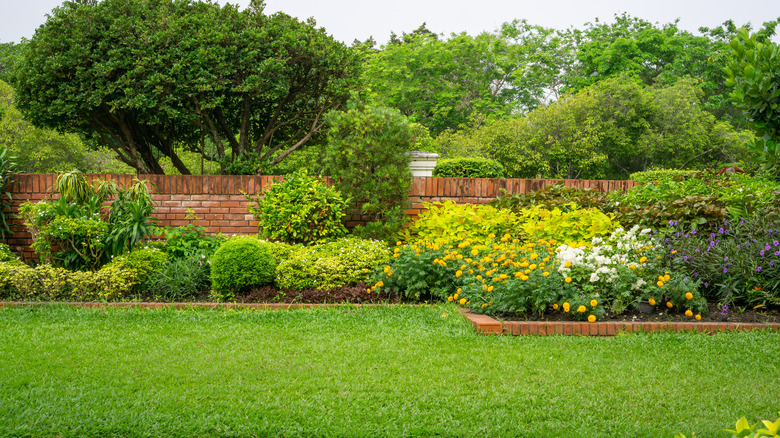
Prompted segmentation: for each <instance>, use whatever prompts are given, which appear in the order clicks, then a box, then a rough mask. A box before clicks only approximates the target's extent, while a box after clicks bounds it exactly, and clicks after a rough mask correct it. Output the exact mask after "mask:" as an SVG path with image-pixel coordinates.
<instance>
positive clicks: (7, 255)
mask: <svg viewBox="0 0 780 438" xmlns="http://www.w3.org/2000/svg"><path fill="white" fill-rule="evenodd" d="M12 260H19V257H18V256H17V255H16V254H14V253H13V252H12V251H11V248H10V247H9V246H8V245H7V244H5V243H0V262H10V261H12Z"/></svg>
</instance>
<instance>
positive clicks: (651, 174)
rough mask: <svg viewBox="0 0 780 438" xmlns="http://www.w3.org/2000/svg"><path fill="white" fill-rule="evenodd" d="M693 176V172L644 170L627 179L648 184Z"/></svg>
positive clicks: (694, 172)
mask: <svg viewBox="0 0 780 438" xmlns="http://www.w3.org/2000/svg"><path fill="white" fill-rule="evenodd" d="M694 174H696V171H695V170H678V169H654V170H645V171H644V172H634V173H632V174H631V175H629V176H628V179H629V180H631V181H639V182H649V181H658V180H661V179H669V178H674V177H679V178H680V179H682V178H685V177H690V176H692V175H694Z"/></svg>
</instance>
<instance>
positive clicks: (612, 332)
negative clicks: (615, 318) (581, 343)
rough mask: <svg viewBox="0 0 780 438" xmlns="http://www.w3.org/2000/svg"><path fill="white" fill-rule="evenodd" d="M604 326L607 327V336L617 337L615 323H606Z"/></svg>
mask: <svg viewBox="0 0 780 438" xmlns="http://www.w3.org/2000/svg"><path fill="white" fill-rule="evenodd" d="M603 324H604V325H606V326H607V333H606V334H607V336H615V323H612V322H605V323H603Z"/></svg>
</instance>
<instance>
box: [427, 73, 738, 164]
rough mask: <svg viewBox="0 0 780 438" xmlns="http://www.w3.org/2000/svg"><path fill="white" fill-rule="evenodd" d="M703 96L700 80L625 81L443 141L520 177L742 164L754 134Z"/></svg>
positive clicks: (601, 84)
mask: <svg viewBox="0 0 780 438" xmlns="http://www.w3.org/2000/svg"><path fill="white" fill-rule="evenodd" d="M701 94H702V92H701V90H700V88H699V87H698V86H697V84H696V81H694V80H692V79H685V80H679V81H678V82H677V83H675V84H674V85H670V86H663V85H658V86H653V87H648V86H646V85H644V84H642V83H641V81H639V80H638V79H636V78H634V79H632V78H631V77H628V76H619V77H615V78H610V79H604V80H602V81H599V82H597V83H595V84H594V85H591V86H589V87H586V88H584V89H582V90H581V91H579V92H577V93H573V94H568V95H564V96H563V97H561V98H560V99H559V100H557V101H555V102H553V103H551V104H550V105H548V106H545V107H540V108H537V109H536V110H534V111H532V112H530V113H529V114H528V115H527V116H526V117H520V118H511V119H506V120H501V121H498V122H495V123H493V124H489V125H485V126H482V127H480V128H478V129H476V130H474V131H471V132H465V131H464V132H461V133H457V134H454V136H452V137H449V138H448V137H447V136H443V137H440V138H439V139H438V141H439V142H440V143H443V142H444V141H445V140H447V143H454V144H466V145H470V147H471V148H472V150H478V151H480V152H481V154H482V155H483V156H486V157H488V158H493V159H495V160H497V161H498V162H500V163H501V164H502V165H503V166H504V168H505V169H506V170H507V173H508V174H510V175H511V176H513V177H519V178H534V177H546V178H570V179H572V178H588V179H591V178H610V179H625V178H627V177H628V176H629V175H630V174H631V173H633V172H637V171H641V170H647V169H650V168H653V167H662V168H680V169H685V168H704V167H711V166H713V163H729V162H734V161H736V160H738V159H739V158H741V157H742V154H743V151H744V144H745V143H746V142H747V140H748V137H749V136H750V135H749V134H748V135H747V136H746V135H745V134H740V133H738V132H736V131H735V130H734V129H733V128H732V127H731V126H730V125H729V124H728V123H727V122H719V121H718V120H717V119H716V118H715V117H714V116H713V115H712V114H710V113H708V112H707V111H704V110H703V109H702V108H701V100H700V99H701ZM453 137H454V138H453Z"/></svg>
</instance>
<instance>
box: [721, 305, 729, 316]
mask: <svg viewBox="0 0 780 438" xmlns="http://www.w3.org/2000/svg"><path fill="white" fill-rule="evenodd" d="M728 313H729V306H728V305H727V304H724V305H723V307H722V308H721V309H720V314H721V315H728Z"/></svg>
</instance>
